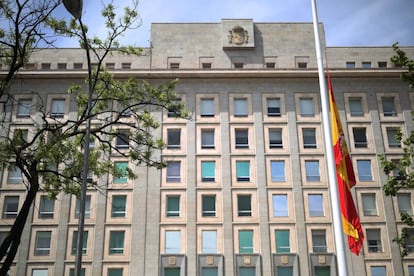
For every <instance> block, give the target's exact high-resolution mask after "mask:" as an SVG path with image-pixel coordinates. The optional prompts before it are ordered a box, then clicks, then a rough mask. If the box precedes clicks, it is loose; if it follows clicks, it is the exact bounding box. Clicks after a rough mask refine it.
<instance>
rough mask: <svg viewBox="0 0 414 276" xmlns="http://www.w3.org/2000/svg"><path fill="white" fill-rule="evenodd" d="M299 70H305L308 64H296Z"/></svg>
mask: <svg viewBox="0 0 414 276" xmlns="http://www.w3.org/2000/svg"><path fill="white" fill-rule="evenodd" d="M298 68H299V69H306V68H308V64H307V63H306V62H298Z"/></svg>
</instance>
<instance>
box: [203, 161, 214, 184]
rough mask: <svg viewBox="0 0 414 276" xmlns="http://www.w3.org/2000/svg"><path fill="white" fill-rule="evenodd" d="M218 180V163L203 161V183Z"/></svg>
mask: <svg viewBox="0 0 414 276" xmlns="http://www.w3.org/2000/svg"><path fill="white" fill-rule="evenodd" d="M215 180H216V162H215V161H201V181H203V182H214V181H215Z"/></svg>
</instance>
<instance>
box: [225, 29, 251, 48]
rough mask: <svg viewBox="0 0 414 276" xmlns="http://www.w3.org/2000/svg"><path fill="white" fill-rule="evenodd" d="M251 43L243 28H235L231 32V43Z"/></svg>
mask: <svg viewBox="0 0 414 276" xmlns="http://www.w3.org/2000/svg"><path fill="white" fill-rule="evenodd" d="M248 42H249V34H248V33H247V31H246V30H245V29H243V27H241V26H235V27H234V28H233V29H231V30H230V31H229V43H230V44H235V45H243V44H247V43H248Z"/></svg>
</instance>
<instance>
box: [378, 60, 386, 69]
mask: <svg viewBox="0 0 414 276" xmlns="http://www.w3.org/2000/svg"><path fill="white" fill-rule="evenodd" d="M378 68H387V62H386V61H378Z"/></svg>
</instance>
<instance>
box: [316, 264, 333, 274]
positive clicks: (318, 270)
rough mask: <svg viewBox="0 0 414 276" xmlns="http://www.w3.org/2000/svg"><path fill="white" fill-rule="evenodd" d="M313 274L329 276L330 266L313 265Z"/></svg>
mask: <svg viewBox="0 0 414 276" xmlns="http://www.w3.org/2000/svg"><path fill="white" fill-rule="evenodd" d="M315 276H331V267H329V266H319V265H318V266H315Z"/></svg>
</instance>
